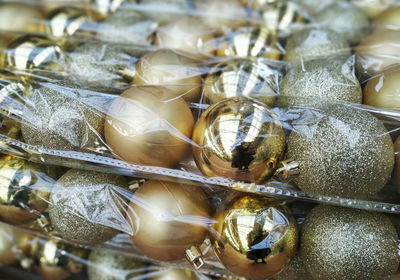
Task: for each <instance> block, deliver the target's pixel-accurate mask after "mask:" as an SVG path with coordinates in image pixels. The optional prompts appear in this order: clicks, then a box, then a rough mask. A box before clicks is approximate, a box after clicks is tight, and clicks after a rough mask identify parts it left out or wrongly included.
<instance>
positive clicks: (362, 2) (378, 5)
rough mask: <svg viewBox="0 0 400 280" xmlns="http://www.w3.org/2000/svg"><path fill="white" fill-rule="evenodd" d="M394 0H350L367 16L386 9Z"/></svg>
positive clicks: (378, 13)
mask: <svg viewBox="0 0 400 280" xmlns="http://www.w3.org/2000/svg"><path fill="white" fill-rule="evenodd" d="M395 1H396V0H351V2H352V3H353V4H355V5H356V6H358V7H359V8H360V9H361V10H362V11H363V12H364V13H365V14H366V15H367V16H368V17H369V18H374V17H376V16H378V15H380V14H381V13H382V12H383V11H384V10H386V9H388V8H389V7H390V6H391V5H392V4H393V3H394V2H395Z"/></svg>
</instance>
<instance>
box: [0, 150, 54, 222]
mask: <svg viewBox="0 0 400 280" xmlns="http://www.w3.org/2000/svg"><path fill="white" fill-rule="evenodd" d="M43 173H44V169H43V168H42V167H40V166H39V165H37V164H34V163H30V162H27V161H25V160H22V159H20V158H16V157H13V156H9V155H5V156H2V157H1V158H0V178H1V185H0V188H1V190H2V191H1V194H2V195H1V196H0V219H1V220H3V221H5V222H7V223H10V224H25V223H29V222H31V221H33V220H35V219H37V217H38V216H37V214H35V212H36V213H39V212H42V211H44V210H45V209H46V208H47V201H48V198H49V194H50V189H51V188H52V186H53V184H54V181H53V180H52V179H51V178H49V177H45V176H44V174H43ZM45 178H46V179H45Z"/></svg>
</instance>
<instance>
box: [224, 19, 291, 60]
mask: <svg viewBox="0 0 400 280" xmlns="http://www.w3.org/2000/svg"><path fill="white" fill-rule="evenodd" d="M282 53H283V47H282V46H281V45H280V44H279V39H278V34H277V33H276V32H275V31H272V30H268V29H266V28H264V27H262V26H258V25H247V26H241V27H239V28H237V29H235V30H232V31H229V32H228V33H227V34H226V35H224V36H223V38H222V42H221V43H220V45H219V47H218V51H217V55H218V56H221V57H225V56H228V57H229V56H235V57H248V56H251V57H264V58H270V59H279V58H280V57H281V55H282Z"/></svg>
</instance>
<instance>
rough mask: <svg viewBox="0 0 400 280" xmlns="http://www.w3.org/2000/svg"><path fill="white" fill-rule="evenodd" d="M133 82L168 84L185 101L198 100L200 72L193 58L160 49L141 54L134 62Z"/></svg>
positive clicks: (139, 83)
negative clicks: (135, 62) (134, 74)
mask: <svg viewBox="0 0 400 280" xmlns="http://www.w3.org/2000/svg"><path fill="white" fill-rule="evenodd" d="M133 83H135V84H138V85H162V86H165V87H167V86H169V85H171V87H168V88H170V89H171V91H174V92H175V94H176V96H177V97H178V96H179V97H182V98H183V99H184V100H186V101H187V102H198V101H199V99H200V90H201V84H202V79H201V72H200V69H199V68H198V66H197V64H196V63H195V62H194V61H193V59H191V58H189V57H187V56H183V55H180V54H178V53H176V52H174V51H172V50H167V49H162V50H158V51H155V52H151V53H148V54H146V55H145V56H143V57H142V58H141V59H140V60H139V61H138V63H137V64H136V76H135V78H134V80H133Z"/></svg>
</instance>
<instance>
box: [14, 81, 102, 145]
mask: <svg viewBox="0 0 400 280" xmlns="http://www.w3.org/2000/svg"><path fill="white" fill-rule="evenodd" d="M71 86H72V87H71ZM80 97H81V95H80V92H79V90H78V89H77V88H75V87H74V85H69V86H65V85H64V84H61V85H57V84H52V83H42V84H41V87H39V88H37V89H35V91H34V93H33V95H32V97H31V98H30V99H29V102H27V105H26V106H25V107H24V108H23V114H24V122H23V123H22V126H21V131H22V135H23V137H24V140H25V142H26V143H28V144H30V145H37V146H40V147H44V148H46V149H53V150H73V151H86V152H88V151H91V152H100V150H101V149H104V146H103V144H102V142H101V140H100V136H101V135H102V134H103V125H104V119H103V117H102V116H101V114H100V113H99V112H98V111H96V110H95V109H93V108H91V107H89V106H88V105H86V104H84V103H82V102H81V101H80Z"/></svg>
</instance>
